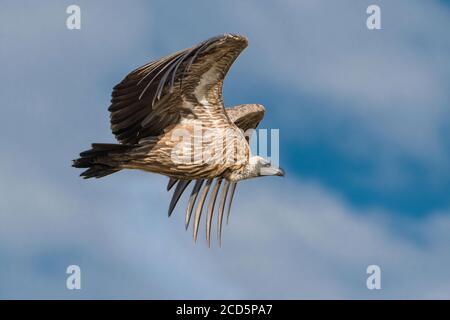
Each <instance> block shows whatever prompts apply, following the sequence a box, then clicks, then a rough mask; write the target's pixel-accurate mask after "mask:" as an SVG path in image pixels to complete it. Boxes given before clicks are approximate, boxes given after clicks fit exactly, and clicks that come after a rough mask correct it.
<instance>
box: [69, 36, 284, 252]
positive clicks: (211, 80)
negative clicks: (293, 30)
mask: <svg viewBox="0 0 450 320" xmlns="http://www.w3.org/2000/svg"><path fill="white" fill-rule="evenodd" d="M247 44H248V42H247V39H246V38H245V37H242V36H239V35H233V34H224V35H221V36H217V37H213V38H211V39H208V40H206V41H204V42H201V43H200V44H198V45H196V46H194V47H192V48H188V49H185V50H182V51H179V52H176V53H174V54H171V55H169V56H166V57H163V58H161V59H159V60H156V61H153V62H150V63H148V64H146V65H144V66H142V67H140V68H138V69H136V70H134V71H132V72H131V73H130V74H128V75H127V76H126V77H125V78H124V79H123V80H122V82H120V83H119V84H118V85H117V86H115V87H114V89H113V92H112V99H111V105H110V107H109V109H108V110H109V111H110V119H111V130H112V132H113V134H114V135H115V137H116V139H117V140H118V142H119V144H104V143H94V144H92V148H91V149H90V150H87V151H84V152H82V153H80V158H79V159H76V160H74V163H73V166H74V167H77V168H86V170H85V171H84V172H83V173H81V176H82V177H84V178H100V177H104V176H106V175H109V174H112V173H114V172H117V171H120V170H122V169H140V170H144V171H147V172H153V173H159V174H163V175H165V176H167V177H169V178H170V179H169V184H168V186H167V190H171V189H172V188H173V187H174V186H175V185H176V187H175V191H174V194H173V197H172V200H171V202H170V205H169V216H170V215H171V213H172V212H173V210H174V208H175V206H176V204H177V202H178V200H179V199H180V197H181V195H182V194H183V192H184V191H185V190H186V188H187V187H188V185H189V184H190V183H191V181H194V186H193V188H192V191H191V194H190V197H189V200H188V205H187V209H186V215H185V225H186V229H187V228H188V226H189V223H190V221H191V218H192V215H193V214H194V216H193V220H194V222H193V223H194V226H193V233H194V234H193V237H194V241H195V240H196V239H197V235H198V230H199V225H200V219H201V215H202V212H203V208H204V204H205V202H206V198H207V196H208V195H209V202H208V205H207V213H206V214H207V215H206V237H207V241H208V245H209V244H210V238H211V226H212V219H213V215H214V211H215V208H218V217H217V236H218V241H219V244H220V241H221V240H220V239H221V233H222V221H223V217H224V212H225V211H226V212H227V220H228V217H229V213H230V208H231V202H232V200H233V197H234V193H235V190H236V185H237V182H238V181H240V180H244V179H249V178H253V177H258V176H263V175H264V176H265V175H277V176H283V175H284V172H283V170H282V169H281V168H275V167H272V166H271V163H270V162H269V161H267V160H266V159H264V158H262V157H259V156H251V155H250V147H249V142H248V140H249V135H248V134H245V133H246V132H248V130H251V129H255V128H256V127H257V125H258V123H259V122H260V121H261V119H262V118H263V116H264V107H263V106H262V105H259V104H244V105H238V106H234V107H231V108H227V109H225V108H224V105H223V98H222V86H223V81H224V78H225V76H226V74H227V72H228V70H229V68H230V67H231V65H232V64H233V62H234V61H235V59H236V58H237V57H238V56H239V54H240V53H241V52H242V50H244V49H245V48H246V47H247ZM221 187H222V192H221V193H220V188H221Z"/></svg>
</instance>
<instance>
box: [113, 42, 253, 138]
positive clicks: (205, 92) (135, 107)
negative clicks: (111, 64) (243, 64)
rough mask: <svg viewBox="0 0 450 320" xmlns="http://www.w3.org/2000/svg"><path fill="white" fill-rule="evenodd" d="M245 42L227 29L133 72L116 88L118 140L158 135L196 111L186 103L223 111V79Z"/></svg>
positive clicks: (114, 111) (115, 121) (114, 92)
mask: <svg viewBox="0 0 450 320" xmlns="http://www.w3.org/2000/svg"><path fill="white" fill-rule="evenodd" d="M246 46H247V39H246V38H244V37H242V36H238V35H231V34H224V35H221V36H217V37H213V38H211V39H208V40H206V41H204V42H202V43H200V44H198V45H196V46H194V47H192V48H188V49H185V50H182V51H179V52H176V53H174V54H171V55H169V56H166V57H163V58H161V59H159V60H157V61H153V62H150V63H148V64H146V65H144V66H142V67H139V68H137V69H136V70H134V71H132V72H131V73H130V74H128V75H127V76H126V77H125V78H124V79H123V80H122V82H120V83H119V84H118V85H116V86H115V87H114V89H113V92H112V99H111V106H110V107H109V109H108V110H109V111H110V112H111V114H110V119H111V130H112V132H113V134H114V135H115V136H116V138H117V140H119V142H121V143H125V144H135V143H138V142H139V140H140V139H142V138H145V137H149V136H158V135H160V134H161V133H162V132H163V130H164V129H165V128H167V127H168V126H170V125H173V124H177V123H178V122H179V121H180V119H181V118H183V117H189V116H192V114H191V113H190V112H189V110H188V108H187V107H186V104H188V105H204V108H205V109H207V108H209V109H211V110H208V113H209V114H211V112H221V113H224V111H223V103H222V101H223V99H222V84H223V79H224V77H225V76H226V74H227V72H228V70H229V68H230V67H231V65H232V63H233V62H234V60H235V59H236V58H237V57H238V55H239V54H240V53H241V52H242V50H244V49H245V47H246Z"/></svg>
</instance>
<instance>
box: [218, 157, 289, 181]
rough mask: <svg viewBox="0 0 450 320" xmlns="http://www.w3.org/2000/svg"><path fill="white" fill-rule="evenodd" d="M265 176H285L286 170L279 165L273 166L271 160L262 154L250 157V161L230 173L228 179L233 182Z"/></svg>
mask: <svg viewBox="0 0 450 320" xmlns="http://www.w3.org/2000/svg"><path fill="white" fill-rule="evenodd" d="M263 176H280V177H284V170H283V169H281V168H279V167H272V164H271V163H270V161H269V160H267V159H264V158H263V157H260V156H253V157H250V159H249V162H248V163H247V164H246V165H245V166H243V167H242V168H241V169H239V170H235V171H232V172H231V173H230V174H228V176H227V179H228V180H229V181H232V182H236V181H239V180H245V179H250V178H256V177H263Z"/></svg>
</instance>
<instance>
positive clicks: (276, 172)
mask: <svg viewBox="0 0 450 320" xmlns="http://www.w3.org/2000/svg"><path fill="white" fill-rule="evenodd" d="M260 175H262V176H279V177H284V170H283V169H282V168H279V167H278V168H277V167H267V168H261V171H260Z"/></svg>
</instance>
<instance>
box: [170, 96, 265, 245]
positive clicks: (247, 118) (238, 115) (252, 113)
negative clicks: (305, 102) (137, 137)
mask: <svg viewBox="0 0 450 320" xmlns="http://www.w3.org/2000/svg"><path fill="white" fill-rule="evenodd" d="M225 111H226V113H227V115H228V118H229V119H230V120H231V121H232V122H234V124H235V125H236V126H237V127H239V128H240V129H241V130H243V131H244V133H245V132H246V131H247V130H249V129H256V127H257V126H258V124H259V122H260V121H261V120H262V118H263V117H264V112H265V109H264V107H263V106H262V105H260V104H243V105H238V106H234V107H231V108H227V109H225ZM247 139H249V137H248V136H247ZM247 141H248V140H247ZM222 180H223V179H222V177H218V178H217V179H216V184H215V186H214V188H213V191H212V192H213V193H212V195H211V196H210V200H209V205H208V215H207V217H206V240H207V242H208V245H210V243H211V241H210V239H211V223H212V217H213V213H214V206H215V203H216V198H217V195H218V193H219V189H220V187H221V185H222ZM190 182H191V180H177V179H173V178H170V179H169V184H168V185H167V191H170V190H171V189H172V188H173V186H174V185H175V184H177V187H176V188H175V191H174V193H173V196H172V200H171V202H170V206H169V216H170V215H171V214H172V212H173V210H174V209H175V206H176V204H177V202H178V200H179V199H180V197H181V195H182V194H183V192H184V190H186V187H187V186H188V185H189V183H190ZM212 182H213V181H212V179H209V180H208V181H207V182H206V184H204V180H202V179H198V180H196V181H195V185H194V187H193V189H192V192H191V195H190V196H189V202H188V206H187V209H186V217H185V225H186V229H187V228H188V227H189V222H190V220H191V216H192V212H193V209H194V207H195V204H197V208H196V210H195V219H194V228H193V233H194V235H193V236H194V241H195V240H196V239H197V234H198V226H199V223H200V218H201V213H202V210H203V205H204V203H205V199H206V196H207V194H208V192H209V190H210V188H211V184H212ZM236 185H237V183H236V182H231V183H230V182H228V181H226V180H225V181H224V183H223V188H222V194H221V196H220V201H219V209H218V216H217V239H218V242H219V245H220V243H221V235H222V221H223V216H224V211H225V205H226V206H227V223H228V219H229V217H230V209H231V203H232V201H233V197H234V193H235V190H236ZM202 186H203V189H202ZM200 193H201V195H200V198H199V200H198V203H196V201H197V198H198V195H199V194H200ZM227 198H228V201H227Z"/></svg>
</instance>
